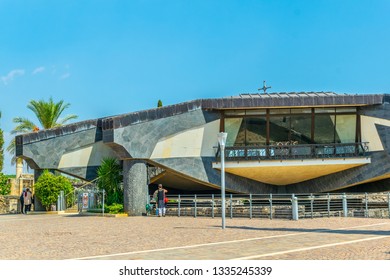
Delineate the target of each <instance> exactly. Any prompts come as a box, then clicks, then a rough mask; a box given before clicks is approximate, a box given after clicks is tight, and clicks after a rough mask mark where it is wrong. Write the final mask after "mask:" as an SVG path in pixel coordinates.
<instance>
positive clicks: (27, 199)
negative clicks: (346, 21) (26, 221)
mask: <svg viewBox="0 0 390 280" xmlns="http://www.w3.org/2000/svg"><path fill="white" fill-rule="evenodd" d="M23 198H24V214H27V213H28V212H29V211H31V203H32V193H31V191H30V189H29V188H27V189H26V191H25V192H24V197H23Z"/></svg>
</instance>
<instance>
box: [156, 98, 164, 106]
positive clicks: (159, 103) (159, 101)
mask: <svg viewBox="0 0 390 280" xmlns="http://www.w3.org/2000/svg"><path fill="white" fill-rule="evenodd" d="M162 106H163V104H162V101H161V99H159V100H158V102H157V107H162Z"/></svg>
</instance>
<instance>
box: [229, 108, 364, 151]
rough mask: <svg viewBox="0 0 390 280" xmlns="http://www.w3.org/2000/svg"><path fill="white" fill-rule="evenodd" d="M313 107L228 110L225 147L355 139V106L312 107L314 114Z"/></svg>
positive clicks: (340, 141)
mask: <svg viewBox="0 0 390 280" xmlns="http://www.w3.org/2000/svg"><path fill="white" fill-rule="evenodd" d="M312 110H313V109H312V108H293V109H288V108H287V109H285V108H282V109H268V111H267V110H266V109H256V110H231V111H228V112H226V113H225V116H226V117H225V131H226V132H227V133H228V139H227V146H259V145H260V146H262V145H266V144H267V143H269V144H271V145H275V144H283V145H298V144H315V143H317V144H333V143H354V142H355V138H356V135H357V132H356V129H357V127H356V123H357V114H356V108H354V107H340V108H339V107H337V108H334V107H333V108H332V107H326V108H315V109H314V115H313V113H312ZM267 112H268V114H267ZM313 122H314V123H313ZM267 128H268V129H269V135H268V136H267ZM267 137H268V139H267Z"/></svg>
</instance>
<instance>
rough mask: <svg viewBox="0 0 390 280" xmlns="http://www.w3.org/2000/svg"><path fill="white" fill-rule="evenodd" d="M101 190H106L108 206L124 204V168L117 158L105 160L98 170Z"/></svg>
mask: <svg viewBox="0 0 390 280" xmlns="http://www.w3.org/2000/svg"><path fill="white" fill-rule="evenodd" d="M97 175H98V180H97V185H98V188H99V189H101V190H102V189H104V190H105V192H106V196H107V200H106V201H107V202H106V203H107V205H111V204H113V203H123V185H122V180H123V178H122V168H121V166H120V164H119V163H118V161H117V160H116V159H115V158H105V159H103V160H102V164H101V165H100V167H99V168H98V170H97Z"/></svg>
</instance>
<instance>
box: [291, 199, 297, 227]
mask: <svg viewBox="0 0 390 280" xmlns="http://www.w3.org/2000/svg"><path fill="white" fill-rule="evenodd" d="M291 203H292V205H291V208H292V218H293V220H295V221H297V220H298V198H297V197H296V196H295V195H294V194H292V195H291Z"/></svg>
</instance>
